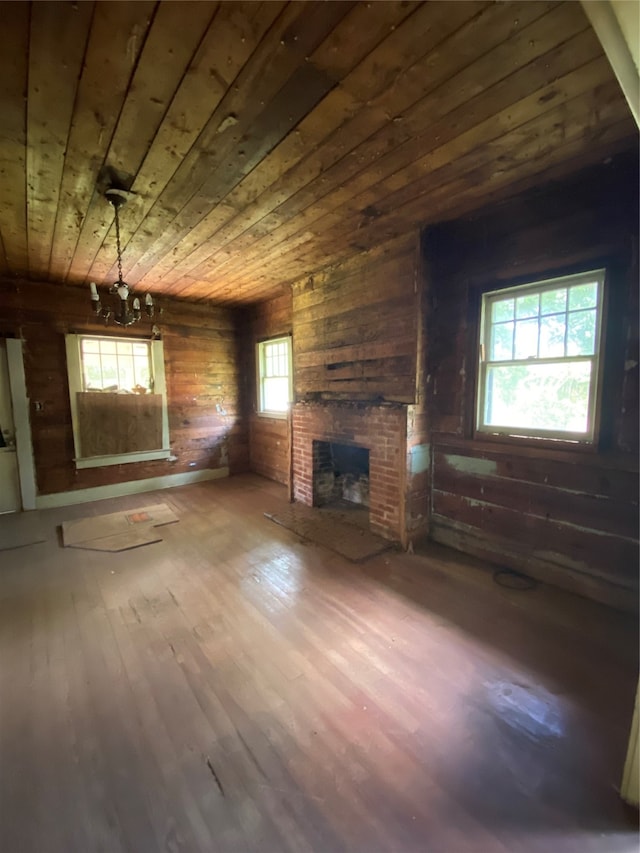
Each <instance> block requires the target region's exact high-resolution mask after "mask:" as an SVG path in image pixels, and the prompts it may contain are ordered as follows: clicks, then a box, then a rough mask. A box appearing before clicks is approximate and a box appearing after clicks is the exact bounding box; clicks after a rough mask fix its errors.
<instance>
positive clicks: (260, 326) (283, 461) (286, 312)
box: [243, 288, 292, 485]
mask: <svg viewBox="0 0 640 853" xmlns="http://www.w3.org/2000/svg"><path fill="white" fill-rule="evenodd" d="M291 322H292V321H291V290H290V289H289V288H287V290H286V292H285V293H284V294H282V295H281V296H278V297H276V298H275V299H271V300H269V301H268V302H262V303H259V304H257V305H254V306H252V307H251V308H248V309H247V310H246V312H245V322H244V330H243V340H244V341H245V344H244V346H243V352H244V360H243V372H244V394H245V399H246V410H247V411H248V413H249V417H248V422H249V464H250V467H251V470H252V471H255V472H256V473H257V474H261V475H262V476H263V477H268V479H270V480H275V481H276V482H278V483H283V484H284V485H287V484H288V482H289V472H290V468H291V462H290V455H291V454H290V443H289V421H288V419H286V418H273V417H268V416H265V415H259V414H258V391H257V384H256V379H257V373H256V345H257V344H258V342H259V341H264V340H266V339H267V338H275V337H278V336H280V335H289V334H291Z"/></svg>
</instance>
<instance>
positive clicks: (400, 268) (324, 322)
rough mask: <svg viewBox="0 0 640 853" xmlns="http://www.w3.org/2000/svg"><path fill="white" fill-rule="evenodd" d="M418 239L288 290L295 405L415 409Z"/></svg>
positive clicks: (404, 241) (382, 248) (363, 257)
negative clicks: (404, 406) (325, 403)
mask: <svg viewBox="0 0 640 853" xmlns="http://www.w3.org/2000/svg"><path fill="white" fill-rule="evenodd" d="M416 243H417V235H416V234H408V235H406V236H404V237H402V238H401V239H398V240H394V241H391V242H389V243H386V244H384V245H382V246H380V247H378V248H376V249H375V250H373V251H370V252H360V253H358V248H357V247H354V257H353V258H352V259H351V260H349V261H347V262H346V263H344V264H341V265H339V266H337V267H333V268H329V269H327V270H325V271H324V272H322V273H320V274H318V275H315V276H310V277H308V278H305V279H303V280H301V281H299V282H296V284H294V286H293V354H294V367H295V373H294V391H295V397H296V400H297V401H299V402H303V401H317V400H351V401H366V402H396V403H407V404H409V403H414V402H415V396H416V341H417V328H418V322H417V317H418V301H419V294H418V284H417V274H416V260H417V253H416Z"/></svg>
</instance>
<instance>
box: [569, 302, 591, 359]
mask: <svg viewBox="0 0 640 853" xmlns="http://www.w3.org/2000/svg"><path fill="white" fill-rule="evenodd" d="M568 317H569V328H568V331H567V355H593V354H594V352H595V346H596V311H595V308H593V309H592V310H591V311H576V312H575V313H573V314H569V315H568Z"/></svg>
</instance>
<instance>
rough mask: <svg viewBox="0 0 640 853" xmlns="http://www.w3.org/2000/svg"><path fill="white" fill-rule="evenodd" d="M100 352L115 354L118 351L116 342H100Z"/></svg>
mask: <svg viewBox="0 0 640 853" xmlns="http://www.w3.org/2000/svg"><path fill="white" fill-rule="evenodd" d="M99 343H100V352H102V353H108V354H111V353H114V354H115V351H116V344H115V341H100V342H99Z"/></svg>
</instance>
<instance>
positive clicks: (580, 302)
mask: <svg viewBox="0 0 640 853" xmlns="http://www.w3.org/2000/svg"><path fill="white" fill-rule="evenodd" d="M597 304H598V283H597V282H595V281H594V282H593V283H592V284H577V285H575V286H574V287H571V288H569V310H570V311H576V310H578V309H580V308H595V306H596V305H597Z"/></svg>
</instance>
